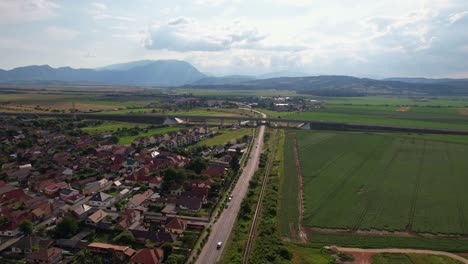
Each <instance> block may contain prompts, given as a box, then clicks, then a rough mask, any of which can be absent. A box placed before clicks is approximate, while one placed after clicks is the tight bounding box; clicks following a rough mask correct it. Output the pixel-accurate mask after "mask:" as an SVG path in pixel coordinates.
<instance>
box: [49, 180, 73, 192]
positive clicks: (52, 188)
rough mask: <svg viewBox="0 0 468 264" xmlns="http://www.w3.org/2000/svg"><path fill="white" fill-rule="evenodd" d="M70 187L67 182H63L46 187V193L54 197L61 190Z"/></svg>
mask: <svg viewBox="0 0 468 264" xmlns="http://www.w3.org/2000/svg"><path fill="white" fill-rule="evenodd" d="M69 187H70V186H69V184H68V183H66V182H63V181H62V182H57V183H54V184H51V185H48V186H46V187H45V188H44V193H45V194H47V195H50V196H52V195H54V194H56V193H57V192H58V191H59V190H60V189H64V188H69Z"/></svg>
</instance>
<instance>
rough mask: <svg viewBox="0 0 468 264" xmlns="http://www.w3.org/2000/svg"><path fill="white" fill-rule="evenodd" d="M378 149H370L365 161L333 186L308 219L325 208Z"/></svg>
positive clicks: (376, 147)
mask: <svg viewBox="0 0 468 264" xmlns="http://www.w3.org/2000/svg"><path fill="white" fill-rule="evenodd" d="M378 148H379V145H377V146H375V147H374V149H372V151H370V152H369V154H368V155H367V156H366V158H365V159H363V160H362V161H361V162H360V163H359V165H357V166H356V167H355V168H354V169H352V170H351V172H350V173H348V174H346V175H345V176H344V177H343V179H342V180H341V181H340V182H339V183H338V184H337V185H336V186H335V188H333V189H332V190H331V191H330V192H329V193H328V194H327V195H326V196H325V198H324V199H322V201H321V202H320V205H319V206H318V207H317V209H315V210H314V211H313V212H312V213H311V214H310V216H309V218H313V217H315V216H316V215H317V214H318V213H319V212H320V211H321V210H322V208H323V207H324V206H325V204H326V203H327V201H329V200H331V198H332V197H333V195H334V194H335V193H337V192H338V191H339V190H340V189H341V188H343V186H344V185H345V184H346V182H347V181H349V180H350V179H351V178H352V176H353V175H355V173H356V172H357V171H359V170H360V169H361V168H362V167H363V166H364V164H366V162H367V161H368V160H369V159H370V158H371V157H372V156H373V155H374V152H375V151H376V150H377V149H378Z"/></svg>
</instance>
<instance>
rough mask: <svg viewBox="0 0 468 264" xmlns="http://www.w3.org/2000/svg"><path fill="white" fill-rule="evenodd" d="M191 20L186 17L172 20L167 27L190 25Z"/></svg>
mask: <svg viewBox="0 0 468 264" xmlns="http://www.w3.org/2000/svg"><path fill="white" fill-rule="evenodd" d="M190 22H191V20H190V19H189V18H186V17H179V18H176V19H174V20H171V21H169V22H167V24H168V25H170V26H175V25H182V24H190Z"/></svg>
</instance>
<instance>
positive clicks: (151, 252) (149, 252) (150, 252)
mask: <svg viewBox="0 0 468 264" xmlns="http://www.w3.org/2000/svg"><path fill="white" fill-rule="evenodd" d="M163 259H164V251H163V250H162V249H161V248H143V249H140V250H138V251H137V252H136V253H135V255H133V257H132V258H131V259H130V264H160V263H162V261H163Z"/></svg>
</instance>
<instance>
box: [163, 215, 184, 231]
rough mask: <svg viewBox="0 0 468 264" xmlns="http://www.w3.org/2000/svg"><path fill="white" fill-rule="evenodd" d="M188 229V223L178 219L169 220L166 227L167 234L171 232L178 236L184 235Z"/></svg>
mask: <svg viewBox="0 0 468 264" xmlns="http://www.w3.org/2000/svg"><path fill="white" fill-rule="evenodd" d="M186 228H187V223H186V222H185V221H184V220H182V219H180V218H178V217H173V218H168V219H167V222H166V225H165V227H164V229H165V230H166V232H170V233H173V234H177V235H181V234H182V233H184V231H185V229H186Z"/></svg>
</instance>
